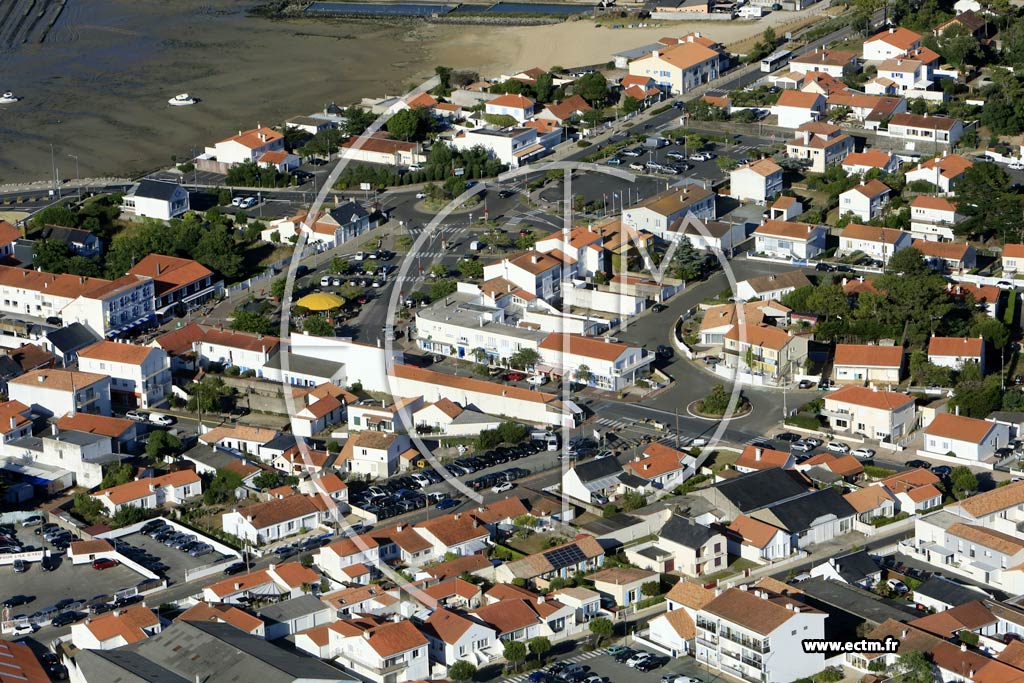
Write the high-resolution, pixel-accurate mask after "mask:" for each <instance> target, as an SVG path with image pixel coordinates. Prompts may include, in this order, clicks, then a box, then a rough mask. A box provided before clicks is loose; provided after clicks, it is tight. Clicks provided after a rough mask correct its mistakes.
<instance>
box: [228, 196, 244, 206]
mask: <svg viewBox="0 0 1024 683" xmlns="http://www.w3.org/2000/svg"><path fill="white" fill-rule="evenodd" d="M243 199H245V197H235V198H234V199H232V200H231V206H238V205H239V204H241V203H242V200H243Z"/></svg>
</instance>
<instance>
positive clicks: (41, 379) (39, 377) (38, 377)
mask: <svg viewBox="0 0 1024 683" xmlns="http://www.w3.org/2000/svg"><path fill="white" fill-rule="evenodd" d="M36 381H37V382H39V383H40V384H44V383H45V382H46V375H36Z"/></svg>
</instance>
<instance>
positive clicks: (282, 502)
mask: <svg viewBox="0 0 1024 683" xmlns="http://www.w3.org/2000/svg"><path fill="white" fill-rule="evenodd" d="M317 512H319V509H318V508H317V506H316V505H314V504H313V502H312V501H311V500H310V499H309V497H307V496H301V495H298V494H295V495H291V496H288V497H286V498H275V499H273V500H268V501H266V502H265V503H256V504H255V505H250V506H249V507H246V508H241V509H239V510H238V513H239V514H240V515H242V517H243V518H245V519H246V520H247V521H248V522H249V523H250V524H252V526H253V528H255V529H265V528H267V527H269V526H272V525H274V524H279V523H281V522H286V521H288V520H290V519H298V518H299V517H306V516H308V515H312V514H314V513H317Z"/></svg>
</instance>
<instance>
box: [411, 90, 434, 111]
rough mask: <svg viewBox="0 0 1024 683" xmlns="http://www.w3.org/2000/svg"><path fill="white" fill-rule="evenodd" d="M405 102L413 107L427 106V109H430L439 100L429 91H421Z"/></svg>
mask: <svg viewBox="0 0 1024 683" xmlns="http://www.w3.org/2000/svg"><path fill="white" fill-rule="evenodd" d="M405 103H406V104H407V105H409V106H410V107H413V108H415V107H426V108H427V109H429V108H431V107H434V106H437V100H436V99H434V97H433V96H432V95H431V94H430V93H428V92H421V93H419V94H417V95H413V96H412V97H410V98H408V99H407V100H406V101H405Z"/></svg>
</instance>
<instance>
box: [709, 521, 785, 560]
mask: <svg viewBox="0 0 1024 683" xmlns="http://www.w3.org/2000/svg"><path fill="white" fill-rule="evenodd" d="M725 538H726V541H727V543H728V546H729V554H730V555H739V556H740V557H742V558H744V559H747V560H750V561H751V562H757V563H758V564H761V563H763V562H766V561H767V562H771V561H775V560H782V559H785V558H787V557H789V555H790V553H792V552H793V547H792V543H791V542H790V538H789V534H788V533H787V532H785V531H783V530H782V529H779V528H777V527H774V526H772V525H771V524H768V523H767V522H762V521H761V520H759V519H754V518H752V517H747V516H746V515H738V516H737V517H736V519H734V520H732V522H731V523H730V524H729V527H728V528H727V529H726V532H725Z"/></svg>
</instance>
